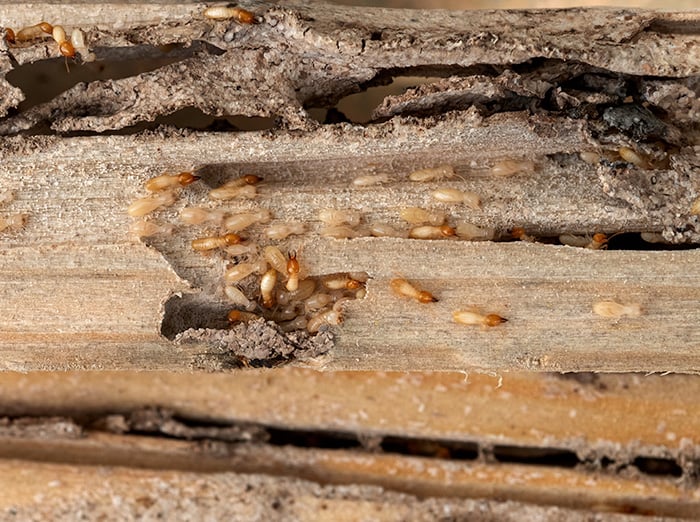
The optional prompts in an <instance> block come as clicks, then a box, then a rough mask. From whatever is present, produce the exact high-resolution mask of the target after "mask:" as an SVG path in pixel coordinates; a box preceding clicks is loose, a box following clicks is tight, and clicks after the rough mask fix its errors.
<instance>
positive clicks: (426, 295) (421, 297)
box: [418, 290, 437, 303]
mask: <svg viewBox="0 0 700 522" xmlns="http://www.w3.org/2000/svg"><path fill="white" fill-rule="evenodd" d="M418 301H420V302H421V303H437V298H436V297H435V296H434V295H433V294H431V293H430V292H428V291H427V290H421V291H420V292H418Z"/></svg>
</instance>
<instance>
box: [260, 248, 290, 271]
mask: <svg viewBox="0 0 700 522" xmlns="http://www.w3.org/2000/svg"><path fill="white" fill-rule="evenodd" d="M263 257H264V258H265V261H267V262H268V263H270V266H271V267H272V268H274V269H275V270H277V271H278V272H279V273H280V274H286V273H287V258H286V257H285V256H284V254H283V253H282V251H281V250H280V249H279V248H277V247H276V246H274V245H268V246H266V247H265V248H264V249H263Z"/></svg>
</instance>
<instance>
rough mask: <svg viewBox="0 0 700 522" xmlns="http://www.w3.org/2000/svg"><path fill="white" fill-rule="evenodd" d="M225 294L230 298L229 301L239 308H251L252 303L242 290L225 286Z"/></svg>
mask: <svg viewBox="0 0 700 522" xmlns="http://www.w3.org/2000/svg"><path fill="white" fill-rule="evenodd" d="M224 294H225V295H226V297H228V299H229V301H231V302H232V303H233V304H235V305H237V306H242V307H243V308H250V306H251V304H252V303H251V302H250V299H248V297H246V295H245V294H244V293H243V292H242V291H241V289H240V288H238V287H237V286H233V285H226V286H224Z"/></svg>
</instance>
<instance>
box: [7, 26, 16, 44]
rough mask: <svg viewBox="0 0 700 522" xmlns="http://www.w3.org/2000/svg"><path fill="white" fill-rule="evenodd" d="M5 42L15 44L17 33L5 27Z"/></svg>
mask: <svg viewBox="0 0 700 522" xmlns="http://www.w3.org/2000/svg"><path fill="white" fill-rule="evenodd" d="M5 41H6V42H7V43H11V44H13V43H15V32H14V31H13V30H12V29H10V28H9V27H5Z"/></svg>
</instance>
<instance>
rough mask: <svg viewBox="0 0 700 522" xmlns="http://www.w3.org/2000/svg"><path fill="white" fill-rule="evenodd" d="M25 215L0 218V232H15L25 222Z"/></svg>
mask: <svg viewBox="0 0 700 522" xmlns="http://www.w3.org/2000/svg"><path fill="white" fill-rule="evenodd" d="M27 217H28V215H27V214H12V215H10V216H7V217H5V218H3V217H0V232H2V231H3V230H10V229H11V230H17V229H20V228H22V227H23V226H24V224H25V223H26V222H27Z"/></svg>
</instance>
